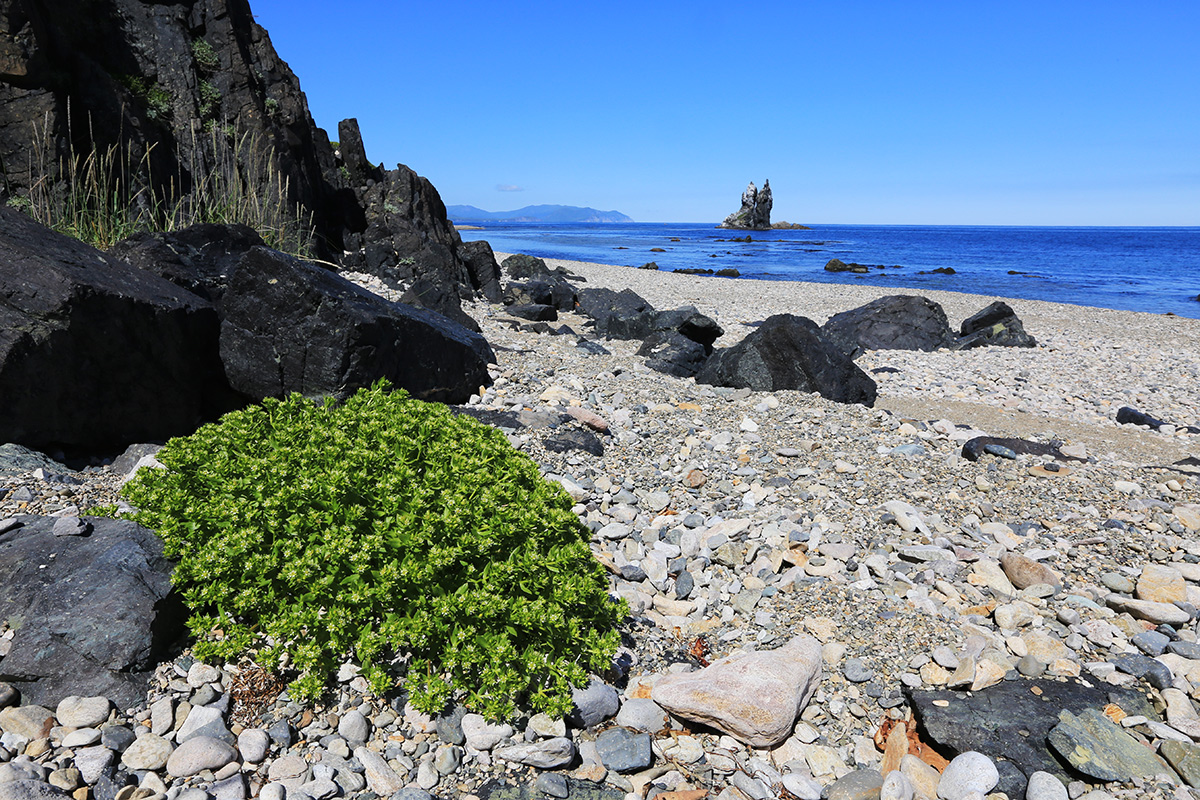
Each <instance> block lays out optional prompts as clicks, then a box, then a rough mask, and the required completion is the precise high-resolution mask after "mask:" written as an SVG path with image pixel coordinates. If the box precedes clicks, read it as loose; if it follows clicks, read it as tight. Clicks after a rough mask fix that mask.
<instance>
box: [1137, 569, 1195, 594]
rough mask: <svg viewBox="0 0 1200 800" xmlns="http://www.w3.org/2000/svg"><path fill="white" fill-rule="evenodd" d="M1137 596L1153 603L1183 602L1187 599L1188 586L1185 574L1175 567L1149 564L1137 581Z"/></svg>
mask: <svg viewBox="0 0 1200 800" xmlns="http://www.w3.org/2000/svg"><path fill="white" fill-rule="evenodd" d="M1137 598H1138V599H1139V600H1149V601H1150V602H1152V603H1183V602H1186V601H1187V586H1186V585H1185V584H1184V582H1183V575H1182V574H1181V573H1180V572H1179V570H1177V569H1175V568H1174V567H1168V566H1165V565H1162V564H1147V565H1146V566H1144V567H1142V574H1141V576H1140V577H1139V578H1138V582H1137Z"/></svg>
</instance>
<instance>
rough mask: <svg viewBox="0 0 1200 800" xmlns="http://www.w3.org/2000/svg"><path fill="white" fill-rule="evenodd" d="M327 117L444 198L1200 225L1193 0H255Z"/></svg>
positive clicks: (330, 125)
mask: <svg viewBox="0 0 1200 800" xmlns="http://www.w3.org/2000/svg"><path fill="white" fill-rule="evenodd" d="M251 6H252V8H253V10H254V12H255V15H256V17H257V19H258V21H259V22H260V23H261V24H262V25H264V26H265V27H266V28H267V30H268V31H269V32H270V34H271V39H272V41H273V42H274V44H275V47H276V49H277V50H278V51H279V54H280V55H281V56H282V57H283V59H284V60H285V61H287V62H288V63H289V64H290V65H291V67H292V69H293V70H294V71H295V72H296V74H297V75H298V76H299V78H300V83H301V86H302V88H303V89H304V90H305V92H306V93H307V95H308V102H309V107H310V109H311V111H312V113H313V117H314V118H315V119H316V121H317V124H318V125H320V126H322V127H324V128H325V129H326V130H327V131H329V133H330V135H331V137H333V138H336V136H337V134H336V131H337V123H338V121H339V120H341V119H343V118H345V117H352V116H353V117H357V118H358V120H359V123H360V125H361V128H362V133H363V139H364V141H365V143H366V147H367V156H368V158H370V159H371V160H372V161H374V162H376V163H379V162H384V163H385V165H386V166H388V167H391V166H394V165H395V163H397V162H401V163H404V164H407V165H408V166H410V167H412V168H413V169H414V170H416V171H417V172H418V173H420V174H421V175H424V176H426V177H428V178H429V179H430V180H431V181H433V183H434V185H435V186H436V187H437V188H438V191H439V192H440V193H441V196H442V199H443V200H444V201H445V202H446V203H447V204H460V203H461V204H470V205H475V206H479V207H480V208H484V209H487V210H489V211H506V210H510V209H514V208H519V207H521V206H525V205H533V204H540V203H561V204H565V205H578V206H592V207H594V208H600V209H603V210H614V209H615V210H618V211H622V212H624V213H626V214H629V215H630V216H632V217H633V218H634V219H635V220H637V221H639V222H674V221H679V222H708V221H713V222H715V221H719V220H720V219H722V218H723V217H724V216H725V215H726V214H728V213H730V212H731V211H734V210H736V208H737V205H738V202H739V198H740V196H741V192H742V190H743V189H744V188H745V186H746V183H747V182H748V181H750V180H753V181H754V182H755V183H756V184H758V185H760V186H761V185H762V180H763V179H764V178H770V180H771V187H772V189H773V190H774V196H775V210H774V213H773V214H772V218H773V219H775V220H784V219H786V220H789V221H792V222H815V223H879V224H1000V225H1200V2H1196V0H1146V1H1145V2H1129V0H1123V1H1122V2H1109V0H1086V1H1080V2H1076V1H1074V0H1070V1H1063V0H1039V1H1038V2H1025V0H1006V2H999V1H998V0H997V1H996V2H992V0H954V1H953V2H919V1H917V2H899V0H887V2H882V1H880V2H867V1H866V0H863V1H861V2H856V1H855V0H840V1H837V0H830V1H829V2H770V1H764V2H757V3H755V2H745V3H741V2H729V0H724V2H708V1H707V0H689V1H688V2H656V0H641V1H640V2H604V3H599V2H597V3H575V2H562V0H556V2H520V1H519V0H516V1H513V2H503V1H502V0H488V1H487V2H476V0H467V1H465V2H457V3H449V2H438V3H434V2H424V3H418V2H390V1H388V0H343V2H338V3H329V2H313V1H312V0H251Z"/></svg>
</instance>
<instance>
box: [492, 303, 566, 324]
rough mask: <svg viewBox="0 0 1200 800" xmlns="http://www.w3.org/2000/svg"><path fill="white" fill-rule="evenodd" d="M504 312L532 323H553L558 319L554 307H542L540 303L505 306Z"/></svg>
mask: <svg viewBox="0 0 1200 800" xmlns="http://www.w3.org/2000/svg"><path fill="white" fill-rule="evenodd" d="M504 311H505V313H506V314H510V315H512V316H514V317H518V318H520V319H527V320H530V321H532V322H554V321H555V320H557V319H558V312H557V311H555V310H554V306H548V305H542V304H540V303H529V304H528V305H522V306H505V308H504Z"/></svg>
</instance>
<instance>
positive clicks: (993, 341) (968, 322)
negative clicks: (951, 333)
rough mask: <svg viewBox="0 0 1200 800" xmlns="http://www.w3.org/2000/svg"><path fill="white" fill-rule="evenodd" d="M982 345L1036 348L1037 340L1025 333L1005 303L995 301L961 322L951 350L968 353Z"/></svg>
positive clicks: (1015, 314) (1014, 313)
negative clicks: (967, 351) (966, 351)
mask: <svg viewBox="0 0 1200 800" xmlns="http://www.w3.org/2000/svg"><path fill="white" fill-rule="evenodd" d="M985 345H999V346H1001V347H1037V339H1034V338H1033V337H1032V336H1030V335H1029V334H1028V333H1026V332H1025V326H1024V325H1022V324H1021V320H1020V319H1019V318H1018V317H1017V313H1016V312H1015V311H1013V310H1012V308H1011V307H1010V306H1009V305H1008V303H1005V302H1004V301H1003V300H997V301H995V302H994V303H992V304H991V305H989V306H988V307H987V308H985V309H983V310H982V311H980V312H979V313H977V314H972V315H971V316H969V317H967V318H966V319H965V320H963V323H962V327H961V328H960V329H959V339H958V341H957V342H955V343H954V344H953V345H952V347H953V348H954V349H955V350H968V349H970V348H972V347H983V346H985Z"/></svg>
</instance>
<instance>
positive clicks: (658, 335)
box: [637, 330, 710, 378]
mask: <svg viewBox="0 0 1200 800" xmlns="http://www.w3.org/2000/svg"><path fill="white" fill-rule="evenodd" d="M709 352H710V351H709V350H708V349H707V348H705V347H704V345H702V344H700V343H699V342H696V341H693V340H692V339H689V338H688V337H686V336H684V335H683V334H682V333H680V332H679V331H674V330H672V331H655V332H653V333H651V334H650V335H649V336H647V337H646V340H645V341H644V342H642V346H641V347H639V348H638V351H637V354H638V355H639V356H644V357H645V358H646V366H647V367H649V368H650V369H652V370H655V371H657V372H663V373H666V374H667V375H674V376H676V377H678V378H690V377H692V376H693V375H695V374H696V373H697V372H699V371H700V368H701V367H702V366H704V361H705V359H707V358H708V354H709Z"/></svg>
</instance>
